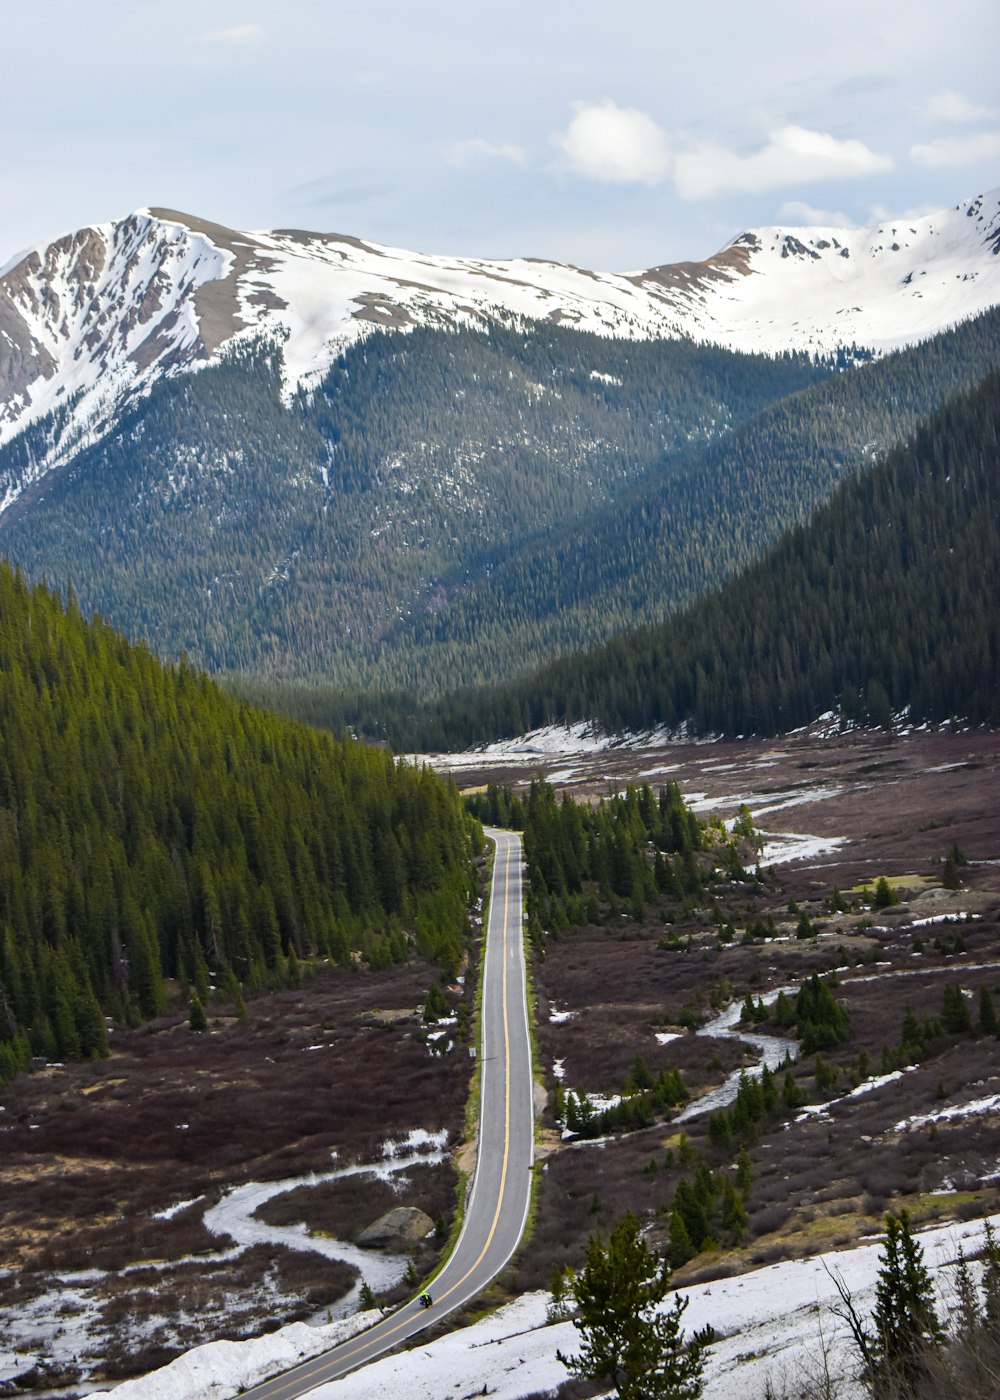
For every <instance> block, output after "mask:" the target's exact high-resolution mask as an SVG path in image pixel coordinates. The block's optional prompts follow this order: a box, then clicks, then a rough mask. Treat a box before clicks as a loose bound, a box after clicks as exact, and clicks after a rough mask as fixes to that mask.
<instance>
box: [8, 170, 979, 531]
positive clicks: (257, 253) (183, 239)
mask: <svg viewBox="0 0 1000 1400" xmlns="http://www.w3.org/2000/svg"><path fill="white" fill-rule="evenodd" d="M998 253H1000V188H998V189H996V190H993V191H991V192H990V193H988V194H985V195H979V196H977V197H975V198H973V199H969V200H966V201H964V202H963V203H961V204H958V205H956V206H955V208H953V209H948V210H945V211H943V212H941V213H939V214H935V215H931V216H928V217H926V218H922V219H899V220H894V221H890V222H887V223H884V224H880V225H878V226H876V227H872V228H868V229H851V230H843V229H817V228H807V229H784V228H762V229H757V230H753V231H750V232H745V233H742V234H740V235H739V237H738V238H736V239H735V240H734V241H733V242H732V243H731V244H730V245H729V246H728V247H727V248H725V249H723V250H722V251H721V252H719V253H717V254H715V255H714V256H712V257H709V258H707V259H705V260H704V261H702V262H689V263H676V264H669V265H666V266H662V267H655V268H650V269H647V270H646V271H642V272H636V273H628V274H615V273H601V272H591V271H587V270H585V269H581V268H576V267H570V266H563V265H560V264H556V263H549V262H542V261H536V260H533V259H513V260H510V261H485V260H483V259H477V258H454V257H434V256H430V255H425V254H420V253H410V252H406V251H404V250H402V249H398V248H389V247H383V246H380V245H378V244H374V243H366V242H363V241H362V240H360V239H358V238H353V237H349V236H347V235H339V234H314V233H304V232H300V231H294V230H279V231H276V232H271V233H241V232H237V231H234V230H232V229H227V228H223V227H222V226H221V225H218V224H212V223H208V222H206V221H204V220H202V219H197V218H192V217H189V216H187V215H184V214H178V213H175V212H171V211H168V210H163V209H151V210H142V211H139V212H138V213H135V214H132V215H130V216H129V217H128V218H126V219H123V220H121V221H120V222H118V223H108V224H100V225H97V226H95V227H92V228H84V229H81V230H79V231H78V232H76V233H71V234H67V235H65V236H64V237H62V238H59V239H57V240H55V241H54V242H52V243H50V244H48V245H46V246H42V247H38V248H36V249H33V250H31V251H30V252H28V253H26V254H23V255H20V256H18V257H17V258H15V259H13V260H12V261H11V262H9V263H8V264H7V265H6V267H5V268H3V269H2V270H0V443H3V442H6V441H9V440H10V439H12V438H14V437H16V436H18V435H19V434H20V433H21V432H22V431H23V430H24V429H25V428H26V427H27V426H28V425H29V424H32V423H35V422H37V421H39V420H40V419H43V418H45V416H46V415H47V414H49V413H50V412H52V411H53V410H62V411H61V412H59V413H58V415H57V418H56V419H54V420H52V422H51V423H50V425H49V427H48V430H47V432H46V438H45V441H44V443H43V444H37V443H36V444H33V446H32V449H31V452H30V454H29V455H30V459H31V460H30V462H28V463H26V464H25V471H24V473H23V474H21V475H20V476H19V481H18V485H17V488H16V490H14V492H13V494H12V490H11V488H10V484H9V483H8V490H7V492H6V494H4V493H3V492H2V491H0V510H2V509H3V508H4V507H5V506H6V505H8V504H10V503H11V501H12V500H13V499H14V497H15V495H16V494H19V492H20V490H22V489H23V488H24V486H26V485H28V484H29V483H30V481H31V480H32V479H36V478H37V477H38V476H40V475H42V474H43V473H44V472H45V471H46V470H48V469H49V468H50V467H52V466H54V465H57V464H58V463H60V462H62V461H65V460H67V459H68V458H69V457H71V456H72V455H73V454H74V453H75V451H76V450H78V449H79V448H80V447H81V446H83V445H85V444H86V443H87V442H89V441H93V440H94V439H96V438H99V437H101V436H102V435H103V434H104V433H105V432H106V431H107V430H108V429H109V427H110V426H111V425H112V424H113V423H114V421H115V420H116V418H117V416H118V415H119V413H120V412H121V411H122V410H123V409H124V408H125V407H127V405H128V404H129V402H130V401H132V400H133V399H134V398H135V397H136V396H137V395H142V394H144V393H147V392H148V391H149V389H150V388H151V387H152V385H153V384H154V383H155V382H156V381H157V380H158V379H160V378H161V377H162V376H164V375H166V374H173V373H177V372H178V371H184V370H192V369H195V368H197V367H198V366H199V365H200V364H204V363H206V362H207V361H209V360H211V359H212V358H213V357H215V356H217V354H218V352H219V350H220V349H221V348H222V347H223V346H225V345H227V344H229V343H231V342H233V341H234V340H236V339H237V338H239V337H242V336H247V335H250V334H260V333H261V332H264V333H267V334H273V335H274V336H275V338H276V340H278V341H280V342H281V343H282V345H283V382H284V386H285V390H286V393H290V392H292V391H294V390H295V389H296V388H298V387H300V386H304V387H306V388H310V387H311V386H313V385H314V384H316V383H317V382H318V381H319V380H320V378H321V377H322V376H323V375H324V373H325V372H326V370H327V369H328V368H329V365H330V363H331V361H332V360H333V359H334V357H335V356H336V355H337V354H338V353H339V352H340V351H341V350H342V349H344V348H345V347H346V346H348V345H349V344H351V343H352V342H353V341H355V340H357V339H358V338H359V337H361V336H363V335H365V334H366V333H369V332H371V330H372V329H373V328H376V327H380V326H381V327H392V328H397V329H398V328H407V327H412V326H417V325H434V326H458V325H465V326H468V325H484V324H488V323H489V322H490V321H492V320H498V319H500V320H509V318H510V317H512V316H514V317H528V318H531V319H535V320H543V321H551V322H554V323H558V324H561V325H564V326H571V327H577V328H579V329H582V330H587V331H592V332H596V333H598V334H600V335H606V336H614V337H621V338H633V339H636V338H638V339H647V338H656V337H666V338H672V337H680V336H686V337H690V338H692V339H694V340H697V341H706V342H714V343H716V344H719V345H722V346H725V347H728V348H731V349H736V350H758V351H761V350H762V351H772V352H777V351H781V350H784V349H809V350H815V351H820V352H823V351H832V350H835V349H836V348H837V347H839V346H843V345H851V344H856V345H859V346H866V347H869V348H871V349H873V350H876V351H882V350H887V349H891V348H895V347H898V346H900V345H904V344H907V343H911V342H915V341H919V340H922V339H925V338H927V337H929V336H931V335H933V334H935V333H936V332H937V331H939V330H941V329H943V328H945V327H947V326H949V325H953V324H955V323H956V322H959V321H961V320H964V319H965V318H967V317H970V316H973V315H975V314H976V313H978V312H980V311H982V310H984V309H985V308H987V307H989V306H993V305H995V304H998V303H1000V256H998Z"/></svg>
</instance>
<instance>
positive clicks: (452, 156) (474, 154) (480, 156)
mask: <svg viewBox="0 0 1000 1400" xmlns="http://www.w3.org/2000/svg"><path fill="white" fill-rule="evenodd" d="M481 160H506V161H509V162H510V163H511V165H526V164H527V161H528V157H527V155H526V154H525V152H524V151H523V150H522V149H521V147H520V146H515V145H513V144H511V143H510V142H500V143H499V144H496V143H494V142H492V141H484V140H483V139H482V137H480V136H476V137H473V138H472V139H471V140H469V141H456V143H455V144H454V145H453V146H451V147H450V148H449V150H448V161H449V163H450V164H451V165H457V166H458V167H459V168H460V169H462V168H464V167H465V166H467V165H474V164H476V163H477V162H478V161H481Z"/></svg>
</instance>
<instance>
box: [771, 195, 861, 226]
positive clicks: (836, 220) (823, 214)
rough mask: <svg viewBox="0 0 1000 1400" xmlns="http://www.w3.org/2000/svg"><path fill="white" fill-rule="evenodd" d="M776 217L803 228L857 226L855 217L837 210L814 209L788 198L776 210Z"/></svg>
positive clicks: (783, 221) (809, 205) (784, 222)
mask: <svg viewBox="0 0 1000 1400" xmlns="http://www.w3.org/2000/svg"><path fill="white" fill-rule="evenodd" d="M778 217H779V218H780V220H781V222H782V223H783V224H797V225H799V226H800V227H805V228H857V227H858V223H857V220H856V219H852V218H851V217H850V216H849V215H847V214H842V213H840V211H839V210H836V211H834V210H832V209H815V208H813V206H812V205H811V204H803V203H802V201H801V200H798V199H793V200H789V201H788V202H787V203H786V204H783V205H782V206H781V208H780V209H779V210H778Z"/></svg>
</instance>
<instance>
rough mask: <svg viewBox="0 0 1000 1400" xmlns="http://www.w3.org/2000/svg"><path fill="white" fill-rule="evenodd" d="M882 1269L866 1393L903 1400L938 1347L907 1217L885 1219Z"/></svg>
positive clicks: (929, 1295)
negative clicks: (870, 1381)
mask: <svg viewBox="0 0 1000 1400" xmlns="http://www.w3.org/2000/svg"><path fill="white" fill-rule="evenodd" d="M885 1227H886V1235H885V1246H884V1252H883V1257H882V1267H881V1269H880V1270H879V1275H878V1282H877V1284H876V1286H875V1310H874V1312H873V1313H872V1321H873V1322H874V1324H875V1341H874V1347H873V1349H872V1368H871V1369H872V1383H873V1384H872V1390H873V1393H874V1395H875V1396H876V1397H879V1398H881V1397H887V1400H888V1397H892V1398H893V1400H896V1398H897V1397H898V1400H909V1397H911V1396H915V1395H916V1394H917V1387H918V1386H919V1384H920V1382H921V1381H922V1380H923V1379H924V1378H925V1376H926V1374H927V1362H928V1359H929V1357H930V1355H931V1353H932V1352H934V1351H936V1350H937V1349H938V1348H939V1347H940V1346H941V1344H942V1342H943V1341H944V1335H945V1334H944V1329H943V1328H942V1326H941V1322H940V1319H939V1318H938V1315H937V1310H936V1308H935V1303H934V1285H933V1284H932V1283H931V1277H930V1274H929V1273H928V1272H927V1266H926V1265H925V1263H924V1252H923V1249H922V1248H921V1247H920V1245H919V1244H917V1242H916V1240H914V1238H913V1235H912V1233H911V1230H910V1217H909V1214H908V1212H907V1211H905V1210H904V1211H901V1212H900V1213H899V1215H892V1214H891V1213H890V1214H889V1215H887V1216H886V1218H885Z"/></svg>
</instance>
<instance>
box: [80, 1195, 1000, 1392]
mask: <svg viewBox="0 0 1000 1400" xmlns="http://www.w3.org/2000/svg"><path fill="white" fill-rule="evenodd" d="M985 1223H986V1222H984V1221H971V1222H962V1223H956V1224H950V1225H944V1226H938V1227H936V1228H935V1229H932V1230H925V1231H922V1232H920V1233H919V1235H918V1236H917V1238H918V1240H919V1242H920V1244H921V1245H922V1247H923V1250H924V1258H925V1262H926V1264H927V1266H928V1269H929V1270H930V1271H931V1273H932V1275H933V1276H934V1278H935V1283H936V1286H937V1288H938V1293H939V1296H940V1297H941V1299H942V1301H943V1303H944V1304H945V1305H950V1304H953V1302H954V1289H953V1285H952V1283H951V1280H950V1278H949V1276H948V1274H947V1272H946V1270H947V1269H948V1267H949V1266H950V1265H952V1264H954V1262H955V1261H956V1259H957V1254H958V1246H959V1244H961V1245H962V1247H963V1250H964V1252H965V1254H966V1255H967V1256H968V1255H970V1254H973V1253H975V1251H976V1249H977V1248H978V1247H979V1245H980V1244H981V1243H982V1241H983V1239H984V1234H985V1230H984V1227H985ZM991 1224H992V1225H993V1227H994V1229H1000V1215H996V1216H993V1217H992V1220H991ZM881 1249H882V1246H881V1242H880V1241H878V1240H873V1241H871V1242H870V1243H866V1244H862V1245H858V1246H856V1247H855V1248H853V1249H847V1250H841V1251H834V1252H831V1253H829V1254H826V1255H818V1256H816V1257H815V1258H812V1259H802V1260H794V1261H790V1262H785V1263H781V1264H772V1265H770V1266H769V1267H767V1268H762V1269H756V1270H753V1271H752V1272H750V1273H746V1274H739V1275H736V1276H735V1277H733V1278H726V1279H716V1280H714V1281H712V1282H710V1283H701V1284H696V1285H694V1286H692V1287H691V1288H689V1289H686V1290H684V1295H685V1296H686V1297H687V1299H688V1307H687V1311H686V1312H685V1314H684V1327H685V1331H686V1332H687V1333H688V1335H690V1334H691V1333H692V1332H693V1331H695V1330H697V1329H699V1328H701V1327H704V1326H706V1325H708V1324H711V1325H712V1326H713V1327H714V1328H715V1329H716V1332H717V1333H718V1334H719V1340H718V1341H717V1342H715V1343H714V1344H713V1345H712V1346H711V1347H710V1348H709V1350H708V1353H707V1360H706V1365H705V1390H704V1400H746V1397H747V1396H754V1395H762V1394H763V1393H764V1388H765V1385H766V1384H767V1382H768V1379H769V1378H770V1379H771V1381H772V1383H773V1384H774V1388H775V1390H776V1392H777V1393H778V1394H780V1393H781V1390H782V1387H783V1386H784V1385H785V1384H786V1383H787V1384H788V1385H790V1386H794V1387H796V1388H797V1389H799V1390H801V1389H802V1387H803V1386H807V1387H808V1386H811V1387H812V1390H813V1392H814V1393H815V1392H816V1390H817V1389H818V1387H817V1386H816V1384H815V1380H816V1375H817V1371H818V1368H819V1366H820V1365H821V1363H822V1361H823V1352H824V1350H825V1352H826V1361H827V1364H828V1365H829V1366H830V1368H831V1372H832V1374H833V1375H834V1376H835V1377H836V1378H838V1379H839V1378H843V1377H846V1376H848V1375H849V1374H850V1373H851V1372H852V1371H853V1369H854V1365H855V1361H854V1356H853V1353H852V1351H851V1343H850V1338H849V1336H848V1335H847V1333H846V1329H845V1327H844V1324H843V1323H842V1322H840V1321H839V1320H838V1319H837V1318H836V1317H835V1316H834V1315H833V1312H832V1311H831V1310H832V1308H833V1307H834V1306H835V1305H836V1304H837V1303H838V1301H839V1298H838V1294H837V1292H836V1288H835V1286H834V1283H833V1279H832V1278H831V1277H830V1274H829V1273H828V1272H827V1268H826V1267H825V1266H828V1267H829V1268H830V1269H831V1270H832V1271H833V1273H834V1274H835V1275H836V1276H837V1277H839V1278H841V1279H842V1280H843V1282H844V1283H845V1284H846V1286H847V1287H848V1288H849V1289H850V1291H851V1294H852V1296H853V1299H854V1302H855V1305H856V1306H857V1308H858V1310H859V1311H860V1312H861V1313H862V1314H867V1313H869V1312H870V1311H871V1308H872V1306H873V1304H874V1293H875V1280H876V1277H877V1273H878V1269H879V1266H880V1254H881ZM550 1303H551V1296H550V1295H549V1294H548V1293H528V1294H525V1295H524V1296H523V1297H521V1298H518V1299H517V1300H516V1301H515V1302H513V1303H510V1304H508V1305H507V1306H506V1307H504V1308H501V1309H500V1310H499V1311H498V1312H496V1313H493V1314H492V1315H491V1316H490V1317H488V1318H484V1319H483V1320H482V1321H480V1322H477V1323H474V1324H473V1325H472V1326H470V1327H463V1328H459V1329H458V1330H456V1331H454V1332H451V1333H448V1334H447V1335H446V1336H442V1337H436V1338H431V1339H427V1340H425V1341H422V1342H420V1343H419V1344H418V1345H417V1346H415V1347H414V1348H412V1349H411V1350H409V1351H406V1352H404V1353H402V1354H400V1355H396V1356H388V1357H384V1358H383V1359H382V1360H380V1361H377V1362H375V1363H374V1364H373V1365H371V1366H366V1367H363V1368H362V1369H361V1370H360V1371H355V1372H354V1373H353V1374H352V1375H350V1376H347V1377H344V1378H343V1379H341V1380H338V1381H333V1382H329V1383H328V1384H326V1385H321V1386H318V1387H317V1388H316V1390H315V1391H312V1392H310V1394H311V1396H312V1400H400V1397H401V1396H405V1397H406V1400H441V1397H442V1396H459V1395H475V1394H481V1393H482V1389H483V1386H484V1385H486V1386H487V1387H488V1393H489V1395H490V1397H491V1400H523V1397H526V1396H530V1395H533V1394H537V1393H539V1392H544V1391H546V1390H554V1389H555V1388H556V1387H557V1386H559V1385H560V1384H562V1382H563V1381H565V1380H566V1379H567V1378H568V1377H567V1373H566V1370H565V1368H564V1367H563V1365H562V1363H561V1362H560V1361H559V1360H558V1357H557V1355H556V1353H557V1351H562V1352H564V1353H572V1352H575V1351H577V1350H578V1348H579V1341H580V1338H579V1334H578V1333H577V1331H576V1329H575V1328H574V1326H573V1325H572V1323H571V1322H559V1323H549V1322H548V1320H547V1311H548V1308H549V1305H550ZM367 1317H368V1318H370V1319H371V1320H375V1319H374V1318H372V1317H371V1314H368V1315H367ZM362 1320H365V1315H364V1314H362V1315H361V1317H360V1318H355V1319H351V1321H352V1322H359V1321H362ZM339 1325H343V1324H339ZM331 1332H332V1329H331V1328H309V1327H305V1326H304V1325H303V1324H301V1323H296V1324H293V1326H291V1327H285V1328H282V1329H281V1330H280V1331H278V1332H275V1333H273V1334H272V1335H270V1336H268V1337H263V1338H260V1339H258V1340H257V1341H255V1342H244V1343H233V1342H216V1343H213V1344H211V1345H210V1346H206V1347H199V1348H196V1351H195V1352H189V1353H188V1354H187V1356H185V1357H181V1358H179V1359H178V1361H175V1362H173V1363H172V1365H171V1366H168V1367H165V1368H164V1369H163V1370H162V1371H157V1372H155V1373H154V1374H153V1375H151V1376H147V1377H145V1378H144V1379H143V1380H142V1381H128V1382H126V1383H125V1384H124V1385H122V1386H119V1387H117V1389H116V1390H115V1391H114V1400H231V1397H235V1396H236V1395H238V1394H239V1391H240V1389H241V1388H243V1387H245V1386H247V1385H249V1384H252V1383H253V1382H254V1381H256V1380H259V1379H262V1378H263V1377H264V1376H266V1375H269V1374H273V1373H275V1372H277V1371H279V1370H281V1369H282V1368H283V1367H288V1366H290V1365H292V1364H294V1362H295V1361H296V1360H299V1359H305V1358H306V1357H307V1356H311V1355H316V1354H317V1353H318V1352H320V1351H322V1350H324V1349H325V1348H326V1347H328V1346H329V1345H331V1340H332V1339H331ZM310 1334H311V1335H310ZM306 1347H308V1350H305V1348H306ZM251 1354H252V1357H253V1362H252V1367H253V1369H252V1370H251V1363H250V1361H249V1360H244V1357H247V1358H249V1357H250V1356H251ZM195 1356H197V1359H198V1365H197V1372H195V1370H194V1368H193V1367H189V1368H188V1369H187V1371H185V1370H184V1369H183V1363H185V1362H188V1361H189V1359H190V1358H193V1357H195ZM269 1363H270V1364H269ZM842 1394H843V1395H844V1396H845V1397H848V1396H850V1397H852V1400H853V1396H855V1395H859V1394H860V1392H858V1391H851V1390H844V1391H843V1392H842ZM101 1395H102V1396H104V1397H107V1396H109V1395H110V1392H101Z"/></svg>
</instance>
